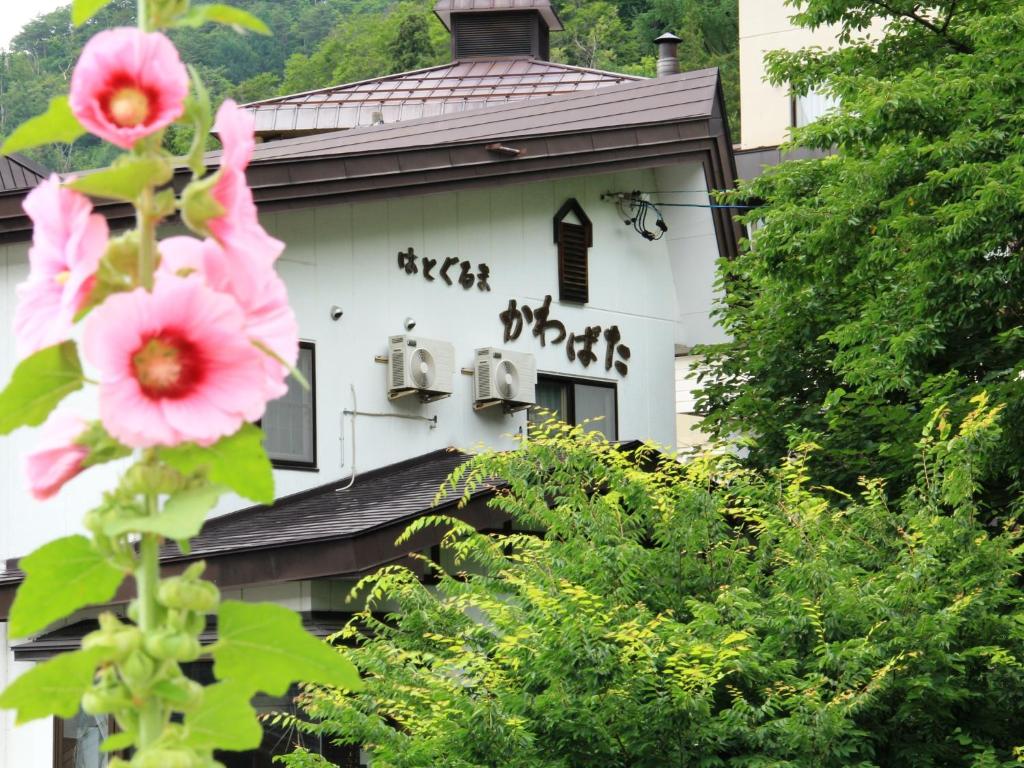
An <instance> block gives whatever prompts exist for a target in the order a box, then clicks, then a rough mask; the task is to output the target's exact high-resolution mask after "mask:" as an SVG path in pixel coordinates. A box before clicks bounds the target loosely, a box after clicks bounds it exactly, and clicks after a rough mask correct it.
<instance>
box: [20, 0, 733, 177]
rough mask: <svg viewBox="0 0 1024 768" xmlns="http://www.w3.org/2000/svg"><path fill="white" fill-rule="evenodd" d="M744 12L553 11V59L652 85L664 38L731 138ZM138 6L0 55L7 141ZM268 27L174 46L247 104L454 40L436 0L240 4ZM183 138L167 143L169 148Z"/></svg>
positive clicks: (76, 158)
mask: <svg viewBox="0 0 1024 768" xmlns="http://www.w3.org/2000/svg"><path fill="white" fill-rule="evenodd" d="M736 3H737V0H554V4H555V6H556V7H557V8H558V11H559V15H560V16H561V18H562V20H563V22H564V23H565V31H564V32H561V33H558V34H556V35H554V36H553V38H552V58H553V59H554V60H555V61H560V62H564V63H568V64H576V65H579V66H585V67H596V68H599V69H610V70H615V71H621V72H630V73H634V74H643V75H653V74H654V66H655V46H654V45H653V43H652V42H651V41H652V40H653V39H654V38H655V37H656V36H657V35H659V34H660V33H661V32H664V31H666V30H669V31H674V32H675V33H676V34H678V35H679V36H680V37H682V38H683V41H684V42H683V44H682V45H681V46H680V63H681V65H682V67H683V69H698V68H701V67H708V66H718V67H720V68H721V69H722V72H723V76H724V79H725V87H726V101H727V103H728V105H729V108H730V120H731V122H732V126H733V132H734V135H735V134H736V132H737V130H738V126H737V124H736V120H737V107H738V101H739V98H738V97H739V85H738V61H737V21H736ZM135 5H136V3H135V0H115V2H113V3H111V4H110V5H109V6H108V7H107V8H106V9H105V10H104V11H103V12H101V13H100V14H99V15H98V16H97V17H96V18H94V19H93V20H92V21H91V22H90V23H89V24H88V25H86V26H85V27H84V28H81V29H74V28H73V27H72V26H71V19H70V10H69V8H68V7H65V8H61V9H58V10H56V11H53V12H52V13H48V14H45V15H42V16H40V17H38V18H37V19H36V20H35V21H32V22H31V23H29V24H28V25H26V26H25V28H24V29H23V30H22V31H21V33H20V34H19V35H18V36H17V37H15V38H14V40H13V41H12V44H11V48H10V50H8V51H2V52H0V136H6V135H7V134H8V133H10V132H11V131H12V130H13V129H14V128H15V127H16V126H17V125H18V124H19V123H21V122H22V121H24V120H26V119H27V118H29V117H32V116H33V115H35V114H37V113H39V112H42V111H43V110H44V109H45V107H46V104H47V101H48V100H49V98H50V97H51V96H53V95H56V94H58V93H62V92H65V91H66V90H67V87H68V83H67V81H68V78H69V77H70V75H71V68H72V66H73V63H74V61H75V60H76V58H77V56H78V53H79V51H80V49H81V47H82V45H83V44H84V43H85V41H86V40H87V39H88V38H89V37H90V35H92V34H93V33H94V32H95V30H96V29H97V28H100V27H108V26H112V25H118V24H129V23H133V22H132V20H133V17H134V12H135ZM235 5H239V6H242V7H244V8H246V9H247V10H248V11H250V12H252V13H255V14H256V15H257V16H259V17H260V18H262V19H263V20H264V21H266V22H267V24H268V25H269V26H270V27H271V29H272V30H273V31H274V35H273V36H272V37H260V36H257V35H249V36H245V37H241V36H239V35H237V34H235V33H234V32H233V31H232V30H230V29H226V28H224V27H215V26H207V27H204V28H202V29H198V30H188V31H180V32H177V33H175V34H174V38H175V43H177V45H178V47H179V48H180V49H181V52H182V56H183V57H184V58H185V59H186V60H188V61H192V62H196V63H197V68H198V70H199V72H200V74H201V76H202V77H203V79H204V81H205V82H206V85H207V87H208V88H209V89H210V91H211V92H212V94H213V95H214V97H216V98H220V97H225V96H230V97H232V98H234V99H237V100H238V101H240V102H248V101H255V100H257V99H262V98H267V97H270V96H275V95H279V94H284V93H294V92H297V91H305V90H310V89H313V88H320V87H323V86H327V85H332V84H335V83H344V82H351V81H354V80H360V79H364V78H368V77H376V76H379V75H385V74H390V73H393V72H401V71H404V70H409V69H416V68H418V67H424V66H430V65H432V64H439V63H443V62H445V61H447V60H448V59H449V50H448V33H447V31H446V30H445V29H444V27H443V26H442V25H441V23H440V22H439V21H438V20H437V18H436V17H435V16H434V14H433V13H432V10H431V9H432V7H433V0H235ZM186 139H187V137H186V136H184V135H173V134H172V135H171V137H170V139H169V140H170V141H171V142H172V143H181V144H182V145H183V146H184V142H185V141H186ZM110 157H111V153H110V148H108V147H105V146H103V145H102V144H100V143H99V142H98V141H97V140H96V139H92V138H83V139H80V140H79V141H78V142H76V143H75V144H74V145H72V146H70V147H67V146H62V147H59V148H48V149H46V150H41V151H40V152H38V153H36V154H35V158H36V159H37V160H39V161H40V162H42V163H44V164H45V165H47V166H48V167H50V168H54V169H57V170H61V171H67V170H74V169H80V168H89V167H95V166H97V165H100V164H103V163H105V162H107V161H108V160H109V159H110Z"/></svg>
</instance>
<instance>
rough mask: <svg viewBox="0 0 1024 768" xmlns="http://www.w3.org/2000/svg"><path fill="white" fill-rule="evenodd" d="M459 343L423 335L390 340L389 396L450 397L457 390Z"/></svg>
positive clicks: (425, 398) (427, 398) (394, 397)
mask: <svg viewBox="0 0 1024 768" xmlns="http://www.w3.org/2000/svg"><path fill="white" fill-rule="evenodd" d="M454 378H455V347H453V346H452V345H451V344H449V343H448V342H447V341H436V340H434V339H424V338H421V337H419V336H409V335H402V336H392V337H391V338H390V339H389V340H388V397H389V398H390V399H392V400H395V399H396V398H399V397H405V396H406V395H419V397H420V399H421V400H423V401H424V402H430V401H433V400H440V399H441V398H443V397H449V396H450V395H451V394H452V392H453V391H454V386H453V385H454Z"/></svg>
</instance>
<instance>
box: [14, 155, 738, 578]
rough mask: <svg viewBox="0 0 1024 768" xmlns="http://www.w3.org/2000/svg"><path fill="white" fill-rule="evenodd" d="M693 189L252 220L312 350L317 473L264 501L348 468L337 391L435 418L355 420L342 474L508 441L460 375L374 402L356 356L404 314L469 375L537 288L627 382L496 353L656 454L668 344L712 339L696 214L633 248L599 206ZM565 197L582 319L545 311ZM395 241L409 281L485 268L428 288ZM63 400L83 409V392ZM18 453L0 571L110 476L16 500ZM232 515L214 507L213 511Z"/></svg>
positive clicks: (528, 188)
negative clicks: (605, 396)
mask: <svg viewBox="0 0 1024 768" xmlns="http://www.w3.org/2000/svg"><path fill="white" fill-rule="evenodd" d="M704 183H705V182H704V175H703V170H702V169H701V168H700V166H699V165H690V166H680V167H678V168H671V169H663V170H659V171H658V172H657V173H654V172H652V171H636V172H630V173H625V174H617V175H598V176H588V177H580V178H576V179H571V180H566V181H557V182H540V183H533V184H522V185H515V186H505V187H500V188H486V189H480V190H473V191H466V192H457V193H455V192H453V193H444V194H434V195H427V196H422V197H407V198H399V199H395V200H390V201H382V202H374V203H364V204H356V205H352V204H346V205H338V206H331V207H322V208H310V209H305V210H298V211H289V212H283V213H276V214H267V215H264V216H263V217H262V218H263V221H264V224H265V226H266V227H267V228H268V230H270V231H271V232H273V233H274V234H275V235H277V236H278V237H280V238H282V239H283V240H284V241H285V242H286V243H287V244H288V249H287V251H286V253H285V255H284V256H283V257H282V259H281V261H280V262H279V271H280V273H281V274H282V275H283V277H284V279H285V281H286V282H287V284H288V286H289V292H290V294H291V300H292V304H293V306H294V307H295V310H296V312H297V314H298V317H299V323H300V329H301V331H300V333H301V336H302V338H303V339H306V340H309V341H313V342H315V343H316V369H317V371H316V373H317V376H316V379H317V381H316V384H317V387H316V397H317V438H318V439H317V443H318V445H317V454H318V467H319V471H317V472H301V471H277V472H276V473H275V474H276V481H277V491H278V495H279V496H282V495H286V494H290V493H294V492H297V491H300V490H305V489H307V488H310V487H314V486H317V485H322V484H325V483H328V482H331V481H333V480H337V479H340V478H343V477H347V476H348V475H349V474H350V472H351V470H352V447H353V446H352V439H351V427H350V422H348V421H347V420H346V422H345V430H344V435H342V429H341V425H342V411H343V410H345V409H349V408H351V407H352V405H353V403H352V396H351V389H350V388H351V386H352V385H354V386H355V389H356V394H357V400H358V406H359V409H360V410H364V411H376V412H387V413H396V414H418V415H423V416H427V417H432V416H435V415H436V416H437V417H438V422H437V428H436V429H430V428H429V427H428V426H427V425H426V424H425V423H421V422H415V421H408V420H402V419H377V418H375V419H370V418H359V419H357V421H356V470H357V472H365V471H368V470H370V469H374V468H377V467H380V466H383V465H386V464H391V463H394V462H397V461H401V460H403V459H407V458H411V457H414V456H417V455H421V454H423V453H426V452H429V451H432V450H437V449H441V448H445V447H448V446H455V447H460V448H464V449H474V448H476V447H478V446H480V445H487V446H492V447H499V448H501V447H510V446H512V445H514V443H513V441H512V440H511V439H510V438H509V435H512V434H516V433H518V432H519V431H520V430H522V429H523V428H524V426H525V420H526V417H525V414H523V413H520V414H517V415H515V416H506V415H504V414H503V413H501V411H500V409H496V408H495V409H488V410H486V411H483V412H476V411H474V410H473V407H472V405H473V394H472V385H473V378H472V377H471V376H466V375H463V374H461V373H456V376H455V389H456V392H455V395H454V396H453V397H451V398H448V399H446V400H442V401H440V402H436V403H432V404H426V405H424V404H421V403H420V402H419V401H418V400H417V399H416V398H403V399H401V400H398V401H395V402H390V401H389V400H388V398H387V391H386V372H387V366H386V365H382V364H379V363H376V362H374V357H375V356H377V355H383V354H385V353H386V350H387V338H388V336H390V335H392V334H398V333H402V332H403V331H404V322H405V319H406V318H407V317H411V318H414V319H415V321H416V328H415V331H414V332H415V333H416V334H418V335H422V336H425V337H428V338H436V339H444V340H447V341H450V342H451V343H453V344H454V346H455V350H456V366H457V368H461V367H463V366H471V364H472V361H473V353H474V350H475V349H476V348H477V347H482V346H504V344H503V341H502V335H503V325H502V323H501V321H500V320H499V313H501V312H502V311H503V310H504V309H506V308H507V307H508V302H509V300H510V299H515V300H516V302H517V304H518V306H520V307H521V306H523V305H524V304H527V305H529V306H532V307H536V306H539V305H540V304H541V303H542V302H543V299H544V296H545V295H548V294H550V295H552V296H553V297H554V298H553V302H552V310H551V317H552V318H554V319H557V320H559V321H561V322H562V323H564V324H565V326H566V330H567V331H569V332H573V331H575V332H577V333H579V332H582V331H583V329H584V328H585V327H586V326H588V325H589V326H593V325H600V326H602V328H608V327H609V326H611V325H618V327H619V329H620V331H621V333H622V343H625V344H627V345H628V346H629V347H630V349H631V352H632V354H631V358H630V360H629V373H628V375H627V376H625V377H623V376H620V375H619V374H618V373H617V372H616V371H615V370H614V369H613V370H611V371H606V370H605V367H604V353H605V343H604V340H603V339H602V340H601V342H600V343H599V344H598V345H597V346H596V347H595V352H597V354H598V356H599V358H600V359H599V361H598V362H597V363H595V364H592V365H591V366H589V368H584V367H583V366H582V365H581V364H580V362H579V361H576V362H571V361H570V360H569V359H568V357H567V355H566V350H565V346H564V344H562V345H557V346H555V345H552V344H550V343H549V344H548V345H547V346H546V347H543V348H542V347H541V346H540V344H539V340H538V339H536V338H535V337H534V336H533V335H532V334H531V329H530V327H529V326H528V325H527V324H525V323H524V328H523V332H522V335H521V336H520V337H519V339H518V340H517V341H514V342H511V343H510V344H508V347H509V348H511V349H515V350H518V351H522V352H530V353H533V354H535V355H536V356H537V360H538V368H539V369H540V371H542V372H548V373H555V374H559V375H565V376H577V377H581V378H591V379H597V380H601V381H613V382H615V383H616V386H617V388H618V409H619V436H620V438H623V439H628V438H650V439H653V440H654V441H656V442H658V443H660V444H663V445H674V444H675V441H676V424H675V408H674V403H675V401H676V398H675V374H674V363H673V352H674V344H676V343H684V344H687V345H693V344H697V343H701V342H709V341H716V340H719V339H720V334H719V333H718V331H717V330H716V329H715V328H714V327H713V326H712V325H711V324H710V322H709V320H708V312H709V310H710V307H711V303H712V300H713V298H712V294H711V282H712V280H713V275H714V262H715V260H716V259H717V256H718V250H717V242H716V240H715V237H714V229H713V225H712V220H711V216H710V211H709V210H707V209H684V208H680V209H667V210H666V218H667V220H668V223H669V227H670V229H669V233H668V235H667V236H666V237H665V238H664V239H663V240H661V241H658V242H655V243H650V242H647V241H646V240H644V239H642V238H641V237H639V236H638V235H637V234H636V233H635V232H634V231H633V230H632V229H631V228H630V227H628V226H625V225H624V224H623V222H622V221H621V219H620V217H619V214H618V212H617V210H616V207H615V205H614V204H613V203H611V202H606V201H602V200H601V199H600V198H601V195H602V194H604V193H607V192H614V191H629V190H634V189H642V190H652V191H657V190H658V189H665V190H674V189H676V188H679V189H688V188H690V187H692V186H693V185H696V184H701V185H703V184H704ZM570 197H575V198H577V199H578V200H579V202H580V203H581V205H582V206H583V208H584V209H585V211H586V213H587V214H588V216H589V217H590V219H591V220H592V222H593V225H594V247H593V248H592V249H591V251H590V302H589V303H588V304H587V305H585V306H582V307H580V306H574V305H564V306H563V305H560V304H559V303H558V280H557V250H556V246H555V244H554V242H553V236H552V218H553V216H554V214H555V212H556V211H557V210H558V208H559V207H560V206H561V205H562V203H563V202H565V200H566V199H568V198H570ZM665 199H668V198H665ZM409 247H412V248H413V249H414V250H415V252H416V254H417V255H419V256H420V262H419V266H420V268H421V269H422V257H428V258H433V259H437V261H438V264H437V267H435V270H434V274H435V275H438V273H439V270H440V267H441V264H442V263H443V262H444V259H445V258H446V257H449V256H455V257H458V258H459V260H460V261H461V260H468V261H471V262H472V263H473V266H474V269H475V268H476V266H477V265H478V264H480V263H486V264H487V265H488V266H489V267H490V284H491V288H492V290H491V292H489V293H488V292H482V291H480V290H478V289H477V288H476V287H473V288H472V289H471V290H468V291H466V290H463V289H462V288H461V287H459V286H458V285H454V286H447V285H445V284H444V283H443V282H442V280H441V279H440V277H439V276H438V279H436V280H435V281H434V282H432V283H431V282H427V281H426V280H425V279H424V278H423V276H422V274H416V275H407V274H405V273H404V272H403V271H401V270H399V268H398V265H397V254H398V252H399V251H405V250H406V249H408V248H409ZM26 252H27V246H26V245H25V244H16V245H9V246H4V247H3V249H2V251H0V255H2V258H3V263H2V265H0V266H2V267H3V268H4V270H5V273H4V279H3V282H2V286H0V287H2V290H0V322H3V323H4V324H5V325H6V327H8V328H9V327H10V320H11V314H12V306H13V296H14V286H15V285H16V284H17V282H19V281H20V280H21V279H23V278H24V276H25V274H26V271H27V266H26V256H25V254H26ZM453 274H454V275H457V274H458V269H457V268H456V269H455V270H453ZM334 305H337V306H340V307H341V308H342V309H343V310H344V316H343V317H342V319H341V320H340V321H338V322H335V321H333V320H332V319H331V317H330V310H331V307H332V306H334ZM552 335H553V334H552ZM549 338H550V337H549ZM0 361H2V362H0V375H2V376H3V378H4V379H5V380H6V379H7V378H8V377H9V374H10V371H11V370H12V368H13V356H12V351H11V339H10V336H9V334H5V335H3V336H2V337H0ZM76 397H77V399H78V401H79V402H80V403H81V404H82V406H83V408H84V409H85V410H86V412H89V409H91V407H92V406H91V401H92V397H93V396H92V395H91V394H82V395H78V396H76ZM92 412H93V413H94V412H95V411H94V410H93V411H92ZM33 442H34V435H33V433H32V432H30V431H28V430H21V431H20V432H18V433H16V434H15V435H14V436H12V437H10V438H5V439H3V440H0V466H2V467H3V470H2V471H3V472H4V477H3V480H4V484H3V488H2V490H0V503H2V505H3V506H2V508H0V560H2V559H9V558H15V557H18V556H21V555H24V554H26V553H27V552H29V551H31V550H32V549H34V548H35V547H37V546H39V545H40V544H42V543H44V542H45V541H47V540H50V539H52V538H55V537H58V536H62V535H68V534H69V533H73V532H75V531H77V530H79V521H80V519H81V517H82V514H83V513H84V511H86V510H87V509H88V508H89V507H90V505H93V504H95V503H97V502H98V500H99V496H100V492H101V490H102V489H104V488H107V487H110V486H111V485H112V482H113V478H114V476H115V473H116V471H117V468H116V467H106V468H101V469H99V470H93V471H91V472H90V473H89V474H88V475H86V476H83V477H80V478H77V479H75V480H73V481H71V483H69V484H68V486H67V487H66V488H65V489H64V490H63V491H62V492H61V493H60V494H59V495H58V496H57V497H56V498H55V499H53V500H51V501H49V502H46V503H43V504H40V503H36V502H33V501H32V500H31V499H30V497H29V496H28V494H27V491H26V488H25V480H24V477H23V473H22V468H21V458H22V457H23V456H24V454H25V453H26V452H27V451H29V450H30V449H31V447H32V445H33ZM243 503H244V502H242V501H241V500H238V499H229V500H226V501H225V502H224V503H223V504H222V505H221V507H220V508H219V511H220V512H224V511H228V510H231V509H237V508H239V507H240V506H242V505H243Z"/></svg>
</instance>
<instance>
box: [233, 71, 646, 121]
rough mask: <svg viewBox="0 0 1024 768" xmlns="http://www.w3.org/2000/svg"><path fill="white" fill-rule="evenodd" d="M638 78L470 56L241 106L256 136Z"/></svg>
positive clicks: (451, 110)
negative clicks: (253, 124) (249, 114)
mask: <svg viewBox="0 0 1024 768" xmlns="http://www.w3.org/2000/svg"><path fill="white" fill-rule="evenodd" d="M641 79H643V78H639V77H633V76H631V75H622V74H617V73H614V72H603V71H601V70H597V69H584V68H582V67H571V66H569V65H567V64H554V63H552V62H550V61H539V60H536V59H474V60H471V61H455V62H452V63H450V64H443V65H441V66H437V67H429V68H427V69H419V70H415V71H413V72H403V73H401V74H397V75H388V76H387V77H377V78H373V79H371V80H363V81H360V82H357V83H347V84H345V85H336V86H333V87H330V88H320V89H318V90H315V91H307V92H306V93H297V94H293V95H290V96H279V97H277V98H273V99H266V100H264V101H257V102H253V103H252V104H247V105H246V108H247V109H249V110H251V111H252V113H253V115H254V116H255V118H256V132H257V134H259V135H263V136H268V135H271V136H273V135H280V134H288V133H308V132H311V131H330V130H337V129H343V128H357V127H360V126H371V125H375V124H377V123H380V122H383V123H384V124H390V123H397V122H401V121H407V120H416V119H419V118H422V117H435V116H439V115H452V114H458V113H461V112H466V111H467V110H474V109H481V108H483V107H491V106H496V105H502V104H508V103H510V102H516V101H523V100H526V99H538V98H545V97H548V96H559V95H565V94H571V93H577V92H579V91H591V90H593V89H595V88H602V87H605V86H609V85H615V84H617V83H624V82H630V81H635V80H641Z"/></svg>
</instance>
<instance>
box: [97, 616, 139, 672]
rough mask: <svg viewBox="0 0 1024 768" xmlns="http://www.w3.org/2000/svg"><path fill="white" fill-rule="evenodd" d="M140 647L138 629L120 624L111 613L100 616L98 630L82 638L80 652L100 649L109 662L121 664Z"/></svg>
mask: <svg viewBox="0 0 1024 768" xmlns="http://www.w3.org/2000/svg"><path fill="white" fill-rule="evenodd" d="M141 647H142V633H141V632H140V631H139V629H138V627H134V626H132V625H130V624H122V623H121V622H120V621H119V620H118V619H117V617H116V616H114V615H113V614H112V613H104V614H103V615H101V616H100V628H99V629H98V630H96V631H95V632H90V633H89V634H88V635H86V636H85V637H83V638H82V650H85V651H88V650H93V649H102V650H103V651H104V652H105V654H106V658H107V659H109V660H110V661H115V662H121V661H124V660H125V659H127V658H128V656H130V655H131V654H132V653H134V652H135V651H137V650H139V648H141Z"/></svg>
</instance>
